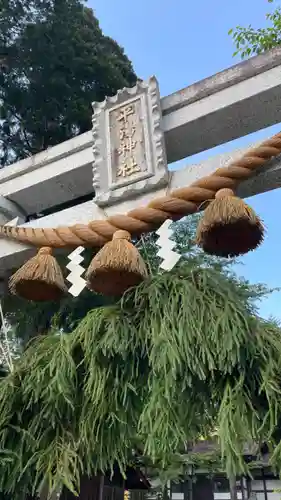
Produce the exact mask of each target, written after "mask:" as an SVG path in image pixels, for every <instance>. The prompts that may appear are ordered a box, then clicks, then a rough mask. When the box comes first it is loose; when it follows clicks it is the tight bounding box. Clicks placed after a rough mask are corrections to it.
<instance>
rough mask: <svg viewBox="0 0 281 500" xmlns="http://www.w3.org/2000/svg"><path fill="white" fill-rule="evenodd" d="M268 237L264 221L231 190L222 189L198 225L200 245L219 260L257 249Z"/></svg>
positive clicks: (197, 240) (197, 237) (198, 241)
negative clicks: (265, 237)
mask: <svg viewBox="0 0 281 500" xmlns="http://www.w3.org/2000/svg"><path fill="white" fill-rule="evenodd" d="M263 238H264V226H263V223H262V221H261V219H260V218H259V217H258V216H257V215H256V214H255V212H254V211H253V210H252V208H251V207H249V205H247V204H246V203H245V202H244V201H243V200H242V199H241V198H238V197H236V196H235V195H234V192H233V191H232V190H231V189H220V190H219V191H218V192H217V194H216V198H215V200H213V201H211V203H210V204H209V205H208V207H207V208H206V209H205V212H204V215H203V217H202V219H201V221H200V222H199V224H198V228H197V234H196V242H197V244H198V245H199V246H200V247H201V248H203V250H204V251H205V252H206V253H208V254H211V255H217V256H218V257H237V256H238V255H243V254H245V253H247V252H249V251H250V250H254V249H255V248H257V247H258V246H259V245H260V244H261V243H262V241H263Z"/></svg>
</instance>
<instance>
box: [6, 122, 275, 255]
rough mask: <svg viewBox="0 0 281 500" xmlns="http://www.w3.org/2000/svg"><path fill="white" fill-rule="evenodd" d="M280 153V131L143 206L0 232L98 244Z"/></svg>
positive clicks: (150, 222) (156, 222)
mask: <svg viewBox="0 0 281 500" xmlns="http://www.w3.org/2000/svg"><path fill="white" fill-rule="evenodd" d="M280 153H281V132H280V133H278V134H276V135H274V136H273V137H272V138H271V139H268V140H266V141H264V142H263V143H262V144H261V145H260V146H258V147H256V148H254V149H252V150H250V151H248V152H247V153H246V154H245V155H244V156H242V158H240V159H239V160H234V161H233V162H232V163H231V164H230V165H229V166H227V167H222V168H219V169H217V170H216V171H215V172H214V173H213V174H211V175H209V176H207V177H202V178H201V179H198V180H197V181H196V182H194V183H193V184H191V185H190V186H188V187H183V188H178V189H175V190H173V191H172V192H171V193H170V194H168V195H167V196H163V197H161V198H156V199H155V200H153V201H151V202H150V203H149V204H148V205H147V206H146V207H141V208H135V209H134V210H131V211H130V212H128V213H127V214H126V215H124V214H123V215H121V214H120V215H113V216H111V217H108V218H107V219H106V220H93V221H91V222H89V224H87V225H85V224H75V225H74V226H70V227H57V228H52V229H51V228H28V227H9V226H0V236H1V235H2V236H4V237H6V238H9V239H13V240H16V241H20V242H22V243H29V244H31V245H34V246H37V247H41V246H49V247H53V248H63V247H77V246H80V245H82V246H91V247H100V246H103V245H104V244H105V243H106V242H107V241H109V240H111V239H112V236H113V234H114V233H115V231H117V230H118V229H123V230H125V231H128V232H129V233H131V235H134V236H137V235H140V234H141V233H147V232H150V231H153V230H155V229H157V228H158V227H159V226H161V224H163V222H164V221H165V220H166V219H173V220H179V219H181V218H182V217H184V216H186V215H189V214H193V213H195V212H197V211H198V210H199V209H200V206H201V205H202V202H204V201H207V200H210V199H213V198H215V194H216V192H217V191H219V190H220V189H222V188H229V189H235V188H236V187H237V186H238V184H239V182H241V181H244V180H246V179H249V178H250V177H251V176H252V175H253V174H254V172H255V171H256V170H257V169H258V168H259V167H261V166H262V165H264V164H265V163H266V162H267V161H268V160H269V159H271V158H273V157H276V156H278V155H279V154H280Z"/></svg>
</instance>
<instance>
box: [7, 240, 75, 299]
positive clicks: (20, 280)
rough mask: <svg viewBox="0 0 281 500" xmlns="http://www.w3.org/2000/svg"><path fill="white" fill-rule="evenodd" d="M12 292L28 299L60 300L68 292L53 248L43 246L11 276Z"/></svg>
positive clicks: (10, 285) (10, 286)
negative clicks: (53, 253)
mask: <svg viewBox="0 0 281 500" xmlns="http://www.w3.org/2000/svg"><path fill="white" fill-rule="evenodd" d="M9 288H10V291H11V293H13V294H14V295H18V296H19V297H22V298H24V299H27V300H32V301H35V302H44V301H48V300H50V301H51V300H59V299H60V298H61V296H62V295H63V294H64V293H65V292H67V287H66V286H65V283H64V279H63V275H62V271H61V268H60V266H59V264H58V263H57V261H56V259H55V257H53V255H52V249H51V248H49V247H42V248H40V250H39V251H38V253H37V255H35V257H32V258H31V259H30V260H28V261H27V262H26V263H25V264H24V265H23V266H22V267H21V268H20V269H18V271H17V272H16V273H15V274H14V275H13V276H12V277H11V278H10V282H9Z"/></svg>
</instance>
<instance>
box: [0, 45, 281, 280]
mask: <svg viewBox="0 0 281 500" xmlns="http://www.w3.org/2000/svg"><path fill="white" fill-rule="evenodd" d="M280 74H281V49H280V48H276V49H274V50H272V51H270V52H267V53H266V54H263V55H260V56H257V57H254V58H251V59H249V60H248V61H246V62H242V63H240V64H238V65H236V66H233V67H231V68H229V69H227V70H224V71H222V72H221V73H218V74H216V75H214V76H212V77H209V78H206V79H205V80H203V81H201V82H198V83H196V84H194V85H191V86H190V87H187V88H185V89H183V90H181V91H179V92H176V93H174V94H172V95H170V96H167V97H164V98H162V99H160V95H159V89H158V83H157V80H156V79H155V78H154V77H152V78H151V79H149V80H148V81H147V82H138V84H137V85H136V87H134V88H133V89H123V90H121V91H119V92H118V94H117V95H116V96H115V97H113V98H108V99H106V100H105V101H104V102H103V103H94V115H93V130H92V131H90V132H87V133H85V134H82V135H80V136H78V137H76V138H73V139H71V140H69V141H66V142H65V143H63V144H60V145H58V146H55V147H53V148H50V149H49V150H47V151H44V152H42V153H39V154H38V155H35V156H34V157H31V158H27V159H25V160H22V161H20V162H18V163H15V164H14V165H12V166H9V167H8V168H6V169H4V170H3V171H2V172H0V195H1V197H0V223H2V224H6V223H8V224H9V223H10V224H17V225H19V226H23V227H29V228H41V227H45V228H52V227H58V226H70V225H74V224H87V223H88V222H89V221H91V220H93V219H96V220H103V219H106V218H107V217H108V216H111V215H114V214H117V213H121V214H122V213H126V212H128V211H129V210H131V209H133V208H137V207H142V206H145V205H147V203H149V202H150V201H151V200H152V199H154V198H156V197H160V196H163V195H165V194H166V193H167V192H169V191H170V190H172V189H175V188H178V187H183V186H187V185H189V184H191V183H192V182H194V181H195V180H196V179H198V178H201V177H203V176H206V175H209V174H210V173H212V172H213V171H214V170H215V169H216V168H218V167H220V166H226V165H227V164H228V163H229V162H230V161H232V160H234V159H236V158H237V157H239V156H241V154H243V152H245V150H236V151H234V152H231V153H230V154H223V155H218V156H215V157H213V158H210V159H208V160H207V161H206V162H204V163H202V164H199V165H192V166H188V167H186V168H184V169H181V170H178V171H173V172H170V171H169V170H168V163H171V162H174V161H177V160H180V159H183V158H186V157H188V156H191V155H193V154H196V153H198V152H200V151H203V150H207V149H210V148H212V147H215V146H217V145H220V144H223V143H225V142H228V141H230V140H233V139H236V138H238V137H241V136H244V135H246V134H249V133H252V132H255V131H257V130H260V129H262V128H265V127H267V126H270V125H273V124H275V123H279V122H281V106H280V104H281V79H280ZM247 149H248V148H247ZM280 185H281V168H280V159H279V157H277V158H275V159H274V160H271V161H270V162H268V164H267V166H266V168H263V169H262V171H261V172H257V173H256V174H255V176H254V177H253V178H252V179H251V180H249V181H246V182H243V183H242V184H241V186H240V188H239V195H240V196H251V195H254V194H257V193H261V192H265V191H267V190H271V189H274V188H277V187H279V186H280ZM67 205H68V208H66V207H67ZM38 212H41V213H42V214H43V216H42V217H40V218H32V217H31V216H32V215H33V214H35V213H38ZM28 218H29V219H31V220H29V221H28V222H27V220H28ZM12 219H13V220H14V219H16V220H14V221H13V222H12V223H11V222H10V221H11V220H12ZM32 253H34V250H33V249H32V247H30V246H29V245H26V244H22V243H18V242H15V241H12V240H9V239H6V238H2V239H1V247H0V279H2V283H3V284H4V283H5V281H6V278H7V276H9V275H10V274H11V270H12V269H14V268H17V267H19V266H20V265H21V264H22V263H23V261H24V260H26V258H28V257H29V256H30V255H32Z"/></svg>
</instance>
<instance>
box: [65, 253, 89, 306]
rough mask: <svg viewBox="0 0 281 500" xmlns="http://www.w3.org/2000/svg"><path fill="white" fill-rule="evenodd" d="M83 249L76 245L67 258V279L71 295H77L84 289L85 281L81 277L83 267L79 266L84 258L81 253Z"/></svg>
mask: <svg viewBox="0 0 281 500" xmlns="http://www.w3.org/2000/svg"><path fill="white" fill-rule="evenodd" d="M83 251H84V248H83V247H77V248H76V249H75V250H74V251H73V252H72V253H71V254H69V256H68V259H69V260H70V262H69V264H67V266H66V268H67V269H69V271H71V272H70V274H69V275H68V276H67V278H66V279H67V281H69V282H70V283H71V284H72V286H71V287H70V288H69V289H68V291H69V293H71V295H73V297H78V295H79V294H80V293H81V292H82V290H84V288H85V286H86V281H85V280H84V279H83V278H82V277H81V276H82V274H83V273H84V271H85V269H84V267H82V266H80V264H81V262H82V261H83V260H84V257H82V255H81V253H82V252H83Z"/></svg>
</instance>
